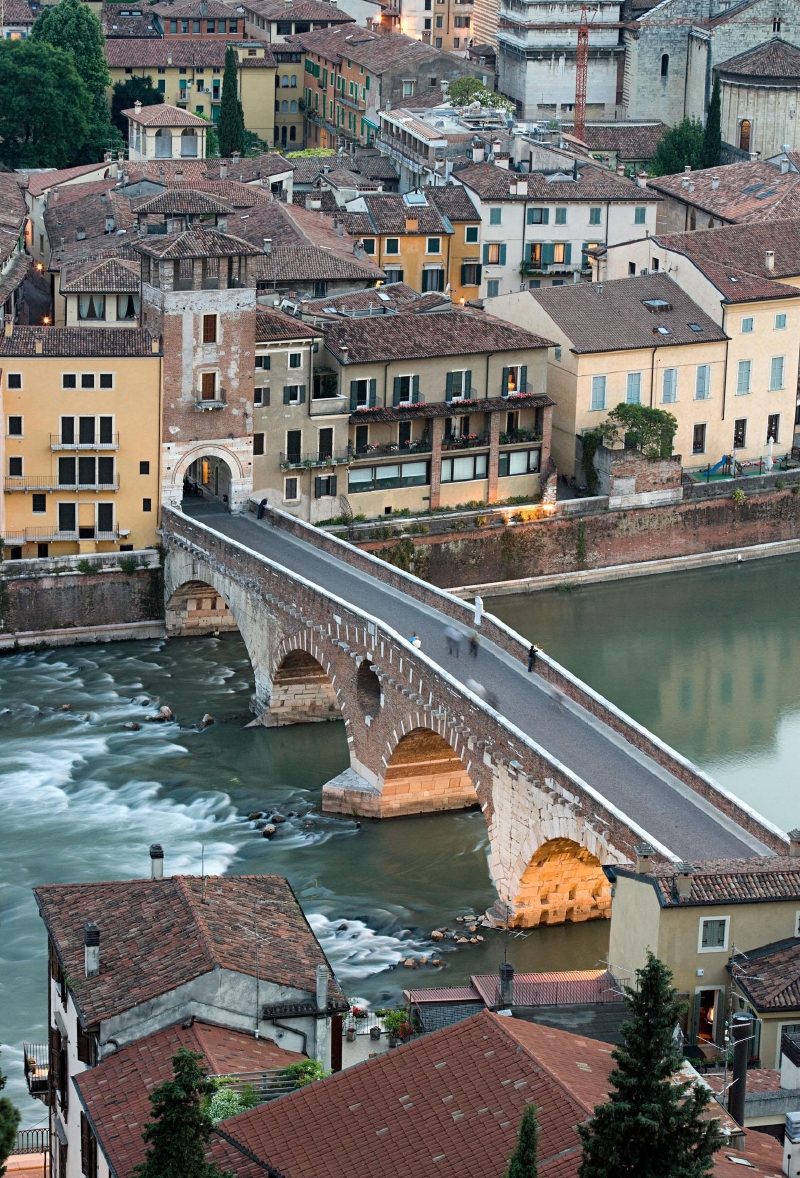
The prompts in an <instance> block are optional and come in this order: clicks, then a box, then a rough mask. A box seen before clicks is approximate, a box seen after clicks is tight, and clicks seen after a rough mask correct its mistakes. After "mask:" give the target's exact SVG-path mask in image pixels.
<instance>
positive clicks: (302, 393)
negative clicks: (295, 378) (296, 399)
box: [300, 384, 306, 405]
mask: <svg viewBox="0 0 800 1178" xmlns="http://www.w3.org/2000/svg"><path fill="white" fill-rule="evenodd" d="M305 399H306V386H305V385H304V384H301V385H300V404H301V405H302V404H303V402H304V401H305Z"/></svg>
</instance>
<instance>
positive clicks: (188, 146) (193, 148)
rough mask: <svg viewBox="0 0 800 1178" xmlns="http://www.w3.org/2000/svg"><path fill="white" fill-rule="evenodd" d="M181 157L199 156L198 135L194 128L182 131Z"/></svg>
mask: <svg viewBox="0 0 800 1178" xmlns="http://www.w3.org/2000/svg"><path fill="white" fill-rule="evenodd" d="M181 155H182V156H190V157H192V156H196V155H197V135H196V134H195V132H194V128H193V127H184V129H183V130H182V131H181Z"/></svg>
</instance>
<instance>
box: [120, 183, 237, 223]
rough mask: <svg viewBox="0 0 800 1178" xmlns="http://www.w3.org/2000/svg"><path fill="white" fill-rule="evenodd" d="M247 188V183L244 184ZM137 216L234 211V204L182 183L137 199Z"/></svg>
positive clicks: (135, 209) (135, 206) (135, 205)
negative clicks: (156, 193) (178, 186)
mask: <svg viewBox="0 0 800 1178" xmlns="http://www.w3.org/2000/svg"><path fill="white" fill-rule="evenodd" d="M242 188H245V185H242ZM133 209H134V212H135V213H136V215H137V216H140V217H141V216H149V215H150V214H151V213H158V214H164V215H167V216H168V215H169V214H171V213H232V212H233V205H232V204H229V202H228V201H226V200H221V199H220V198H219V197H218V196H214V195H212V194H211V193H210V192H199V191H198V190H197V189H196V188H190V187H189V186H188V184H187V185H183V184H182V185H181V187H180V188H175V187H170V188H168V189H167V191H166V192H160V193H158V195H157V196H146V197H145V198H144V199H143V200H141V201H136V202H135V204H134V206H133Z"/></svg>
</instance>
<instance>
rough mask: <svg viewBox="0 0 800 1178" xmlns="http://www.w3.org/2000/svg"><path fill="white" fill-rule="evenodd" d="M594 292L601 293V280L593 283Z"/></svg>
mask: <svg viewBox="0 0 800 1178" xmlns="http://www.w3.org/2000/svg"><path fill="white" fill-rule="evenodd" d="M594 293H595V294H599V295H601V294H602V293H603V284H602V282H597V283H595V288H594Z"/></svg>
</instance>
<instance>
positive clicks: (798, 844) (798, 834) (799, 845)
mask: <svg viewBox="0 0 800 1178" xmlns="http://www.w3.org/2000/svg"><path fill="white" fill-rule="evenodd" d="M6 334H8V318H6ZM789 857H790V858H791V859H800V830H790V831H789Z"/></svg>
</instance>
